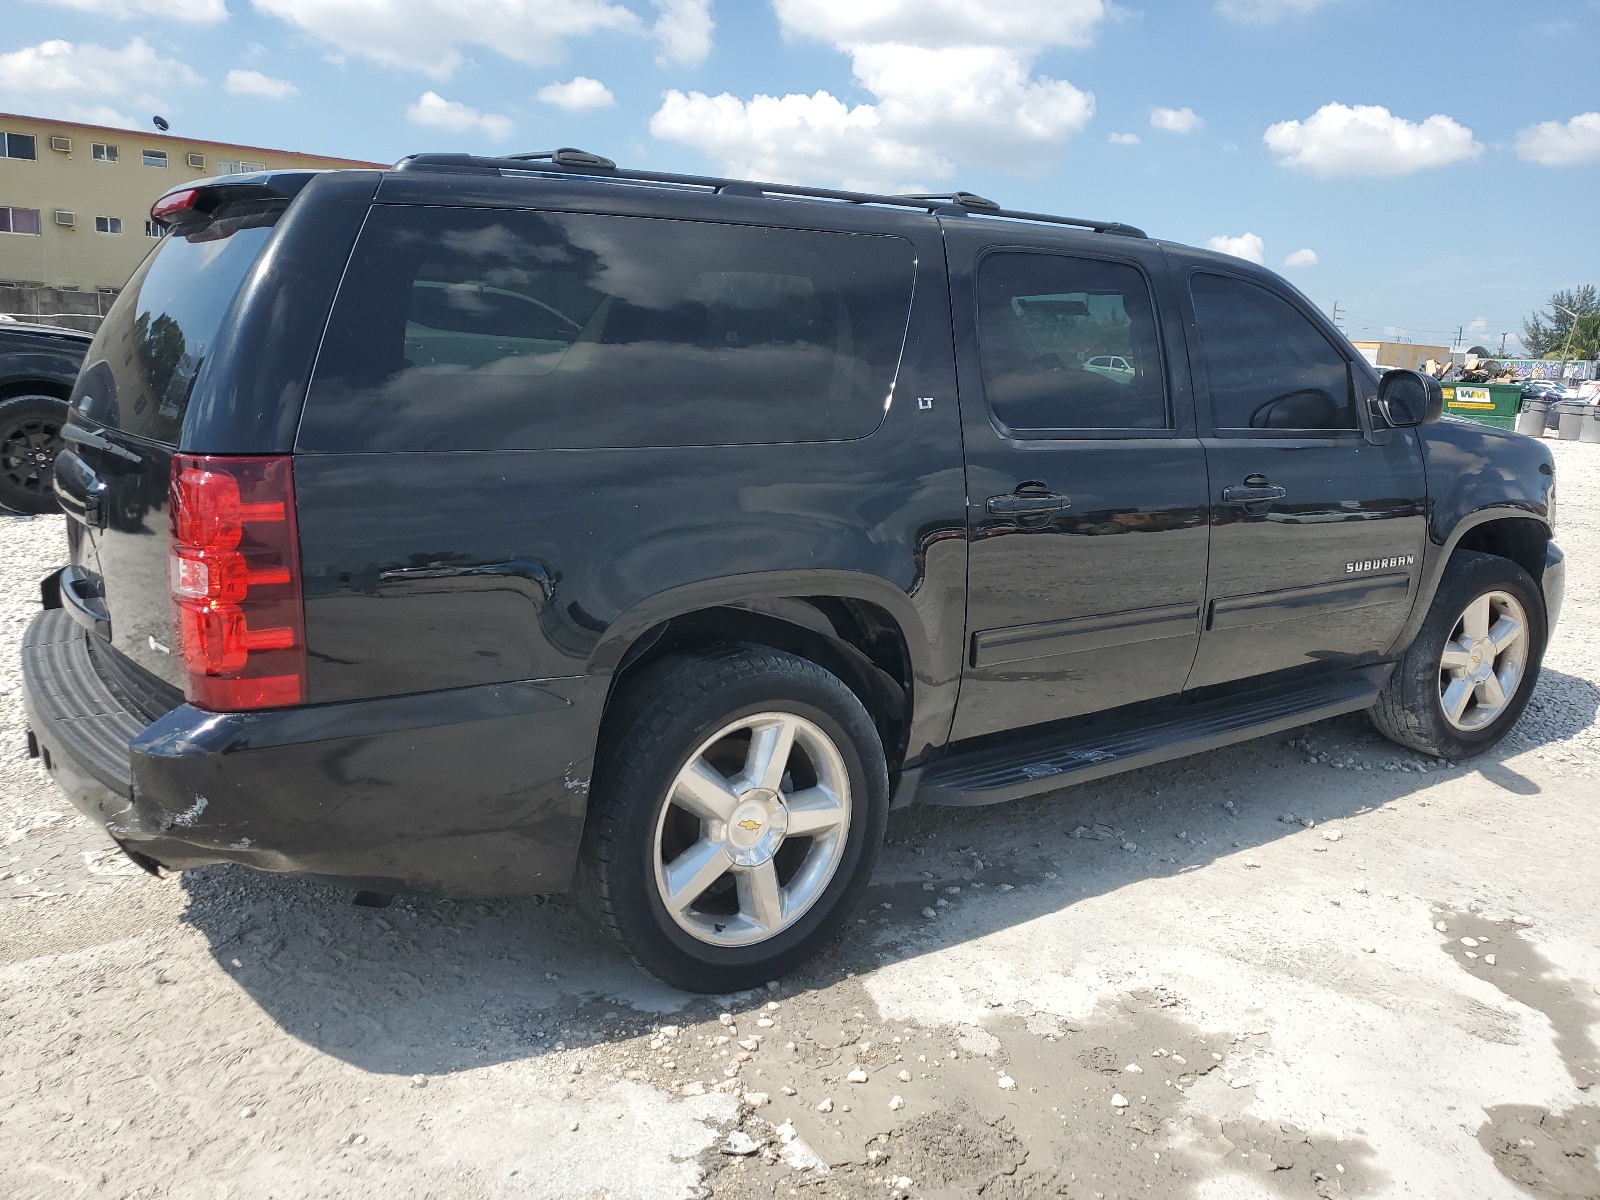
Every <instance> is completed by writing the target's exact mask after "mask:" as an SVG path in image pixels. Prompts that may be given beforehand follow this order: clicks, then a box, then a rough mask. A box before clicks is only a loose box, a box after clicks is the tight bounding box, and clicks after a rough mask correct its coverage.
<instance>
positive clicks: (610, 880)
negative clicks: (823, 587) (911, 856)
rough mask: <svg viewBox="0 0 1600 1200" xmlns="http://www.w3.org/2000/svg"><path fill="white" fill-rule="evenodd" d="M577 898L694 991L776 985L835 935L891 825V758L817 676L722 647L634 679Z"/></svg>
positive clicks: (842, 693) (606, 768) (650, 964)
mask: <svg viewBox="0 0 1600 1200" xmlns="http://www.w3.org/2000/svg"><path fill="white" fill-rule="evenodd" d="M602 739H603V740H602V745H601V762H602V767H601V769H600V770H598V771H597V773H596V779H595V794H594V797H593V807H592V809H591V812H590V818H589V823H588V827H587V829H586V831H585V837H584V847H583V854H582V858H581V860H580V863H579V877H578V881H577V886H578V888H579V891H580V900H581V901H582V902H583V904H584V906H585V907H586V908H588V909H589V910H590V912H591V913H592V914H593V915H594V916H595V917H596V918H597V919H598V921H599V923H600V925H601V927H602V928H604V929H605V930H606V931H607V932H608V933H609V934H611V936H612V937H614V938H615V939H616V940H617V941H618V942H619V943H620V944H621V945H622V946H623V948H625V949H626V950H627V951H628V952H629V953H630V954H631V955H632V956H633V958H634V959H635V961H637V962H638V963H639V964H640V965H641V966H643V967H644V968H645V969H646V970H648V971H650V972H651V973H652V974H654V975H656V976H658V977H659V978H661V979H663V980H665V981H666V982H668V983H670V984H673V985H674V986H676V987H681V988H684V989H686V990H688V991H695V992H712V993H717V992H733V991H740V990H742V989H744V988H749V987H756V986H759V985H761V984H763V983H766V982H767V981H768V980H772V979H776V978H778V977H779V976H780V975H783V974H785V973H787V972H789V971H791V970H793V969H794V968H795V967H797V966H799V965H800V964H801V963H803V962H805V961H806V960H807V959H808V958H810V957H811V956H812V955H814V954H815V953H816V952H817V951H818V950H819V949H820V948H821V947H822V946H824V945H825V944H826V943H827V942H828V941H829V940H830V939H831V938H832V937H833V936H835V934H837V932H838V930H839V927H840V926H841V925H842V924H843V922H844V920H845V919H846V918H847V917H848V915H849V913H850V911H851V909H852V908H853V907H854V906H855V904H856V902H857V901H858V900H859V899H860V896H861V893H862V891H863V890H864V889H865V888H866V885H867V880H868V877H869V876H870V875H871V873H872V867H873V864H874V862H875V861H876V859H877V853H878V848H879V845H880V844H881V842H882V839H883V831H884V828H885V826H886V824H887V822H888V807H889V806H888V778H887V771H886V769H885V765H884V757H883V747H882V744H881V742H880V741H879V739H878V735H877V731H876V729H875V728H874V726H873V723H872V719H871V717H870V716H868V714H867V711H866V709H865V708H863V707H862V704H861V701H860V700H859V699H858V698H857V697H856V695H855V694H854V693H853V692H851V691H850V689H849V688H848V687H846V686H845V684H844V683H843V682H842V681H840V680H839V679H838V678H837V677H836V676H834V675H832V674H830V673H829V672H827V671H825V670H823V669H822V668H821V667H819V666H817V665H816V664H815V663H811V662H808V661H806V660H805V659H801V658H797V657H795V656H793V655H790V654H785V653H782V652H779V651H775V650H766V649H761V648H745V647H724V648H717V649H712V650H707V651H701V652H696V653H688V654H682V655H674V656H673V657H671V658H667V659H663V660H662V661H661V662H659V663H656V664H654V665H652V666H651V667H650V668H648V669H647V670H646V671H645V672H644V673H643V674H641V676H640V677H639V678H638V679H636V680H634V681H632V682H630V683H629V684H628V686H627V688H626V691H625V693H624V694H623V695H621V696H620V697H619V699H618V701H617V703H616V706H615V710H614V712H613V714H612V715H611V716H610V717H608V719H607V722H606V727H605V730H604V732H603V735H602Z"/></svg>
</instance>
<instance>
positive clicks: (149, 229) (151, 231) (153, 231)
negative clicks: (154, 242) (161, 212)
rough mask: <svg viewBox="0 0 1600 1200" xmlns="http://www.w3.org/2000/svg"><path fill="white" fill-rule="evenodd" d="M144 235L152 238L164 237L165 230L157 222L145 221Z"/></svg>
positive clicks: (163, 226)
mask: <svg viewBox="0 0 1600 1200" xmlns="http://www.w3.org/2000/svg"><path fill="white" fill-rule="evenodd" d="M144 235H145V237H153V238H158V237H166V236H167V229H166V226H165V225H162V224H160V223H159V222H156V221H146V222H145V223H144Z"/></svg>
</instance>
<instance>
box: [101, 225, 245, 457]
mask: <svg viewBox="0 0 1600 1200" xmlns="http://www.w3.org/2000/svg"><path fill="white" fill-rule="evenodd" d="M276 219H277V214H276V212H255V213H252V214H251V215H249V216H244V217H234V218H224V219H222V220H219V221H214V222H212V224H210V225H209V226H207V227H206V228H205V229H204V230H201V231H200V232H198V233H193V234H188V235H173V236H171V237H167V238H164V239H163V240H162V242H161V244H160V245H159V246H158V247H156V249H155V250H154V251H153V252H152V253H151V254H150V256H149V257H148V258H146V259H145V260H144V262H143V263H142V264H141V265H140V267H139V269H138V270H137V271H135V272H134V273H133V278H132V279H130V280H128V285H127V286H126V287H125V288H123V289H122V293H121V294H120V295H119V296H118V297H117V302H116V303H115V304H113V305H112V306H111V311H110V312H109V313H108V314H107V315H106V319H105V321H104V323H103V324H102V325H101V327H100V332H99V333H98V334H97V335H96V336H95V340H94V345H93V346H91V347H90V349H89V355H88V360H87V363H86V365H85V368H84V373H83V376H82V378H81V379H80V381H79V383H78V394H77V396H76V398H75V400H74V403H75V404H76V406H77V408H78V410H79V411H80V412H82V413H83V414H84V415H85V416H86V417H89V418H90V419H91V420H94V421H98V422H99V423H100V424H102V425H108V426H110V427H111V428H113V429H120V430H122V431H123V432H125V433H129V434H132V435H133V436H135V437H140V438H145V439H148V440H149V441H153V442H164V443H166V444H168V445H173V446H175V445H177V444H178V439H179V436H180V434H181V433H182V431H183V414H184V411H185V410H186V409H187V408H188V406H189V395H190V393H191V392H192V391H193V390H194V382H195V379H196V377H197V376H198V375H199V374H200V368H201V367H203V366H204V365H205V362H206V357H207V356H208V355H209V354H210V353H211V349H212V346H213V345H214V344H215V342H216V337H217V331H218V330H219V329H220V328H221V327H222V320H223V317H224V316H225V315H226V314H227V311H228V306H229V305H230V304H231V303H232V302H233V298H234V296H235V295H236V294H237V293H238V291H239V287H240V285H241V284H242V283H243V282H244V277H245V276H246V275H247V274H249V272H250V268H251V266H252V265H254V263H255V261H256V259H257V258H258V257H259V256H260V254H261V250H262V248H263V247H264V246H265V245H266V243H267V239H268V238H269V237H271V236H272V228H271V226H272V224H273V222H274V221H275V220H276Z"/></svg>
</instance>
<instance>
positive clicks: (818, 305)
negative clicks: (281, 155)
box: [299, 207, 915, 450]
mask: <svg viewBox="0 0 1600 1200" xmlns="http://www.w3.org/2000/svg"><path fill="white" fill-rule="evenodd" d="M914 265H915V264H914V258H913V252H912V249H911V246H910V243H908V242H906V241H904V240H902V239H900V238H894V237H880V236H870V235H860V234H839V233H821V232H811V231H803V230H792V229H762V228H754V227H749V226H735V225H717V224H711V223H704V222H693V221H669V220H658V219H647V218H640V217H617V216H596V215H590V214H573V213H539V212H505V211H483V210H466V209H446V208H421V207H380V208H377V209H375V210H374V211H373V214H372V216H371V218H370V219H369V220H368V222H367V226H366V229H365V230H364V231H363V232H362V235H361V241H360V242H359V243H358V245H357V247H356V252H355V255H354V257H353V258H352V260H351V264H350V268H349V270H348V272H347V273H346V276H345V281H344V283H343V285H342V286H341V288H340V292H339V299H338V301H337V303H336V304H335V306H334V312H333V317H332V319H331V321H330V322H329V326H328V333H327V337H326V339H325V340H324V343H323V348H322V354H321V356H320V358H319V360H318V365H317V375H316V379H315V380H314V381H313V384H312V391H311V398H310V401H309V403H308V405H307V409H306V416H305V419H304V422H303V424H302V426H301V430H300V443H299V444H300V445H301V446H302V447H303V448H306V449H316V450H467V449H572V448H584V447H601V446H686V445H728V444H746V443H758V442H800V441H829V440H837V439H843V438H853V437H861V436H864V435H865V434H868V433H871V432H872V431H873V430H874V429H876V428H877V427H878V425H879V424H880V423H881V422H882V420H883V414H884V408H885V403H886V401H887V399H888V396H889V390H890V388H891V386H892V384H893V380H894V373H895V368H896V366H897V365H898V363H899V359H900V350H901V346H902V344H903V342H904V339H905V329H906V319H907V316H908V313H909V310H910V298H911V283H912V276H913V273H914Z"/></svg>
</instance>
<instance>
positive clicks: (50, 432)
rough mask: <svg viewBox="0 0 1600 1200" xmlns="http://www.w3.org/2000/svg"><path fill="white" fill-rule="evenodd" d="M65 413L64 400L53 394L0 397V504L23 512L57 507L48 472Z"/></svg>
mask: <svg viewBox="0 0 1600 1200" xmlns="http://www.w3.org/2000/svg"><path fill="white" fill-rule="evenodd" d="M66 417H67V406H66V404H65V403H63V402H62V401H60V400H58V399H56V398H55V397H54V396H42V395H27V396H12V397H11V398H10V399H7V400H0V505H3V506H5V507H6V508H9V509H11V510H13V511H14V512H22V513H48V512H55V511H56V495H55V492H54V491H53V490H52V489H51V485H50V473H51V470H52V469H53V468H54V466H55V461H56V455H57V454H59V453H60V452H61V426H62V424H63V423H64V422H65V421H66Z"/></svg>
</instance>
